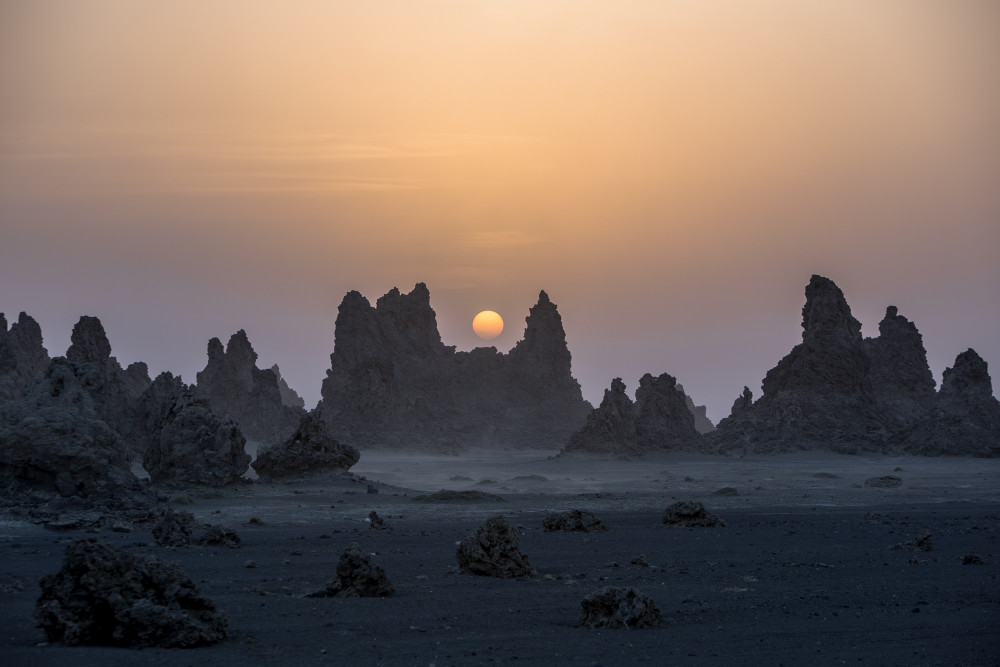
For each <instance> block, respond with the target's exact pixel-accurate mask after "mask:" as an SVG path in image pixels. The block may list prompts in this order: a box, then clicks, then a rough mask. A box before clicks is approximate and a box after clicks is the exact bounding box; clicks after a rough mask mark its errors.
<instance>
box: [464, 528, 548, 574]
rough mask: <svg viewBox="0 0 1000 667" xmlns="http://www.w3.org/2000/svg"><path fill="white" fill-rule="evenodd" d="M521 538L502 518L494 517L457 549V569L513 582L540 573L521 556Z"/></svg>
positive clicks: (525, 557)
mask: <svg viewBox="0 0 1000 667" xmlns="http://www.w3.org/2000/svg"><path fill="white" fill-rule="evenodd" d="M520 545H521V538H520V536H518V534H517V530H515V529H514V526H512V525H510V522H509V521H507V519H505V518H503V517H502V516H493V517H490V518H489V519H487V520H486V522H485V523H483V525H481V526H480V527H479V529H478V530H477V531H476V534H475V535H470V536H469V537H466V538H465V539H464V540H462V542H461V543H460V544H459V546H458V553H457V557H458V567H459V569H460V570H461V571H462V572H464V573H466V574H476V575H480V576H485V577H500V578H505V579H512V578H517V577H533V576H535V575H536V574H537V571H536V570H535V568H534V567H532V566H531V563H529V562H528V557H527V556H525V555H524V554H523V553H521V548H520Z"/></svg>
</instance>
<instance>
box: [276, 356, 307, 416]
mask: <svg viewBox="0 0 1000 667" xmlns="http://www.w3.org/2000/svg"><path fill="white" fill-rule="evenodd" d="M271 372H272V373H274V377H276V378H278V393H279V394H280V395H281V403H282V405H287V406H288V407H290V408H300V409H302V410H305V407H306V402H305V401H304V400H303V399H302V397H301V396H299V395H298V393H296V391H295V390H294V389H292V388H291V387H289V386H288V383H287V382H285V379H284V378H283V377H281V369H279V368H278V364H275V365H273V366H271Z"/></svg>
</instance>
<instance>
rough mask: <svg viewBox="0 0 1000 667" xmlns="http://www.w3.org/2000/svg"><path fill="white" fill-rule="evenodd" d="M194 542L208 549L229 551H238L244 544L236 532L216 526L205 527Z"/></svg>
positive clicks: (208, 525)
mask: <svg viewBox="0 0 1000 667" xmlns="http://www.w3.org/2000/svg"><path fill="white" fill-rule="evenodd" d="M193 542H194V544H200V545H202V546H206V547H226V548H229V549H238V548H239V547H240V546H241V545H242V544H243V540H241V539H240V536H239V533H237V532H236V531H235V530H233V529H232V528H225V527H224V526H216V525H214V524H206V525H205V526H203V527H202V530H201V532H200V533H199V534H197V535H196V536H195V538H194V540H193Z"/></svg>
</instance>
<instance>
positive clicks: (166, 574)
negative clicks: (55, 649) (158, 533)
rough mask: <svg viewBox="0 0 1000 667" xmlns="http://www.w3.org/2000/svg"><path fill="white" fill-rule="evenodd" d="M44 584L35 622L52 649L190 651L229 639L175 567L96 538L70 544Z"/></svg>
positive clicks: (218, 616)
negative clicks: (56, 644) (54, 645)
mask: <svg viewBox="0 0 1000 667" xmlns="http://www.w3.org/2000/svg"><path fill="white" fill-rule="evenodd" d="M39 585H40V586H41V589H42V595H41V597H39V598H38V602H37V603H36V605H35V613H34V619H35V624H36V625H37V626H39V627H41V628H42V629H43V630H44V631H45V634H46V636H47V637H48V640H49V641H50V642H60V643H63V644H66V645H69V646H78V645H81V644H95V645H105V646H131V647H162V648H190V647H194V646H203V645H206V644H215V643H218V642H221V641H222V640H223V639H225V638H226V633H227V630H228V623H227V621H226V617H225V616H224V615H223V614H222V612H220V611H218V610H216V608H215V604H213V603H212V601H211V600H208V599H207V598H205V597H204V596H202V595H201V593H200V592H199V590H198V588H197V587H196V586H195V585H194V583H193V582H192V581H191V579H190V578H188V576H187V575H186V574H184V572H183V571H182V570H181V569H180V568H179V567H178V566H177V565H174V564H172V563H166V562H164V561H162V560H160V559H158V558H156V557H153V556H145V557H142V556H135V555H132V554H130V553H127V552H124V551H120V550H118V549H116V548H115V547H113V546H111V545H110V544H107V543H105V542H100V541H98V540H96V539H89V540H77V541H75V542H73V543H72V544H70V545H69V546H68V547H67V549H66V557H65V560H64V562H63V566H62V569H60V570H59V572H57V573H56V574H52V575H47V576H45V577H42V579H41V581H40V582H39Z"/></svg>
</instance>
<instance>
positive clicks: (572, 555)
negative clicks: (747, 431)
mask: <svg viewBox="0 0 1000 667" xmlns="http://www.w3.org/2000/svg"><path fill="white" fill-rule="evenodd" d="M553 453H554V452H537V451H535V452H532V451H522V452H503V453H495V452H494V453H486V452H481V453H476V454H473V455H470V456H467V457H462V458H456V457H429V456H415V455H405V454H400V453H394V452H365V453H364V454H363V456H362V460H361V462H360V463H359V464H358V465H357V466H355V469H354V471H353V472H355V473H357V474H359V475H363V476H364V477H365V478H367V480H351V479H347V478H344V477H341V476H335V475H324V476H316V477H311V478H304V479H298V480H293V481H290V482H287V483H278V484H269V485H263V484H257V483H254V484H249V485H246V486H243V487H239V488H232V489H226V490H224V491H222V492H221V493H219V492H215V491H205V490H199V489H190V490H187V491H185V492H182V493H181V494H179V495H188V496H189V497H190V498H191V499H192V500H194V504H192V505H186V506H183V507H181V509H186V510H190V511H192V512H194V513H195V515H196V516H197V517H198V518H199V519H201V520H204V521H209V522H212V523H218V524H222V525H225V526H228V527H231V528H235V529H236V530H237V531H238V532H239V533H240V535H241V537H242V538H243V546H242V547H241V548H239V549H225V548H212V547H194V546H191V547H181V548H165V547H158V546H156V544H155V542H154V541H153V539H152V537H151V536H150V534H149V532H148V529H138V530H136V531H135V532H133V533H111V532H105V533H97V534H96V535H97V536H99V537H101V538H102V539H106V540H107V541H109V542H111V543H113V544H115V545H116V546H119V547H121V548H123V549H127V550H129V551H132V552H135V553H152V554H156V555H158V556H160V557H161V558H164V559H167V560H172V561H176V562H178V563H180V564H181V566H182V567H183V568H184V569H185V570H186V571H187V572H188V574H190V575H191V577H192V578H193V579H194V580H195V581H196V582H198V583H199V585H200V586H201V588H202V590H203V592H204V593H205V594H206V595H207V596H208V597H210V598H212V599H213V600H215V602H216V604H217V605H218V607H219V608H220V609H222V610H223V611H224V612H225V613H226V614H227V616H228V618H229V623H230V636H229V639H228V640H227V641H225V642H223V643H222V644H219V645H216V646H211V647H205V648H199V649H191V650H163V649H146V650H141V651H137V650H131V649H113V648H100V647H81V648H67V647H62V646H54V645H47V644H45V637H44V635H43V633H42V632H41V631H40V630H38V629H37V628H35V627H33V624H32V621H31V612H32V609H33V606H34V602H35V599H36V598H37V597H38V588H37V580H38V578H39V577H41V576H42V575H43V574H46V573H49V572H55V571H56V570H57V569H58V568H59V566H60V563H61V560H62V551H63V548H64V545H65V544H66V543H68V542H69V541H71V540H73V539H77V538H80V537H90V536H93V535H94V534H91V533H87V532H85V531H83V532H63V533H57V532H53V531H49V530H45V529H42V528H39V527H37V526H32V525H28V524H23V523H17V522H11V521H6V522H3V523H0V663H2V664H4V665H161V664H162V665H196V664H197V665H246V664H275V665H280V664H296V663H298V664H309V665H312V664H342V665H379V664H385V665H424V666H426V665H431V664H433V665H436V666H437V667H441V666H442V665H480V664H482V665H486V664H513V665H517V664H532V665H534V664H538V665H543V664H544V665H595V664H600V665H620V664H654V665H657V664H694V665H698V664H705V665H711V664H720V663H725V664H774V665H777V664H786V665H798V664H807V663H811V664H819V665H825V664H859V665H871V664H886V665H923V664H927V665H933V664H941V665H956V664H962V665H976V664H982V665H996V664H1000V581H998V579H997V576H998V574H1000V533H998V530H1000V521H998V518H1000V461H997V460H982V459H943V458H942V459H931V458H923V459H920V458H889V457H862V456H843V455H833V454H816V453H809V454H799V455H783V456H773V457H748V458H745V459H729V458H717V457H706V456H695V455H661V456H658V457H655V458H651V459H649V460H646V461H638V462H617V461H602V460H598V459H587V458H582V459H576V460H572V461H552V460H550V459H549V458H548V457H549V456H550V455H551V454H553ZM888 474H892V475H896V476H898V477H901V478H902V479H903V485H902V486H901V487H899V488H895V489H880V488H866V487H864V486H863V482H864V480H865V479H867V478H869V477H875V476H881V475H888ZM369 484H371V485H372V486H373V488H374V489H378V491H379V492H378V493H377V494H375V493H369V492H368V486H369ZM724 487H732V488H734V489H736V493H737V495H719V494H715V493H714V492H715V491H717V490H718V489H720V488H724ZM440 489H451V490H470V489H471V490H480V491H484V492H486V493H489V494H496V495H499V496H501V497H502V498H503V500H484V501H481V502H425V501H414V500H413V498H414V496H416V495H419V494H421V493H425V492H433V491H437V490H440ZM676 500H699V501H702V502H704V503H705V504H706V506H708V507H709V508H710V509H713V510H715V511H716V512H717V513H718V514H719V515H720V516H721V517H722V518H723V519H725V520H726V522H727V524H728V525H727V526H726V527H725V528H718V529H695V528H671V527H664V526H662V525H661V523H660V518H661V516H662V513H663V510H664V508H665V507H666V506H667V505H669V504H670V503H672V502H675V501H676ZM573 507H578V508H582V509H589V510H591V511H593V512H595V513H596V514H597V515H598V516H599V517H600V518H601V519H602V520H604V522H605V523H607V524H608V525H610V526H611V530H610V531H608V532H604V533H591V534H584V533H546V532H544V531H543V530H542V527H541V523H542V519H543V518H544V517H545V515H546V514H548V513H549V512H552V511H558V510H563V509H568V508H573ZM371 510H376V511H377V512H378V513H379V514H380V515H382V516H386V517H389V521H390V522H391V523H392V524H393V526H394V530H392V531H375V530H370V529H369V528H368V524H367V523H366V522H365V520H364V519H365V518H366V517H367V516H368V512H369V511H371ZM493 514H503V515H505V516H507V517H508V518H509V519H510V520H511V522H512V523H514V524H515V525H517V526H519V528H520V531H521V533H522V538H521V540H522V542H521V546H522V550H523V551H524V552H525V553H526V554H527V555H528V557H529V558H530V560H531V562H532V563H533V564H534V565H535V566H536V567H537V568H538V570H539V576H538V577H537V578H534V579H524V580H495V579H489V578H481V577H473V576H468V575H461V574H457V573H456V572H455V566H456V560H455V548H456V542H458V541H459V540H461V539H462V538H464V537H465V536H467V535H469V534H471V533H473V532H474V531H475V529H476V527H477V526H478V525H479V524H480V523H481V522H482V521H483V520H484V519H485V518H487V517H488V516H491V515H493ZM251 517H257V518H259V519H261V520H262V521H263V525H250V524H248V521H249V519H250V518H251ZM927 533H930V534H931V535H933V543H934V549H933V551H930V552H915V551H911V550H906V549H901V550H892V549H890V547H891V546H893V545H895V544H898V543H902V542H907V541H910V540H912V539H914V538H915V537H918V536H920V535H924V534H927ZM352 541H357V542H359V543H361V544H362V546H363V547H364V548H365V549H366V550H368V551H370V552H371V553H374V554H376V555H375V556H374V557H373V560H374V561H375V562H376V563H378V564H380V565H382V566H383V567H384V568H385V569H386V571H387V573H388V575H389V577H390V579H391V580H392V582H393V584H394V585H395V586H396V589H397V590H396V594H395V595H394V596H393V597H390V598H385V599H340V598H319V599H317V598H306V597H304V595H305V594H306V593H309V592H311V591H314V590H317V589H319V588H321V587H322V586H323V584H324V583H325V582H327V581H328V580H330V579H331V578H332V576H333V572H334V570H335V567H336V563H337V560H338V558H339V556H340V553H341V551H342V550H343V549H344V548H345V547H346V546H347V545H348V544H350V543H351V542H352ZM640 554H641V555H643V556H644V557H645V560H646V562H647V563H648V566H644V565H640V564H633V563H632V559H633V558H637V557H638V556H639V555H640ZM967 554H976V555H978V556H980V557H981V558H982V559H983V561H985V565H963V564H962V563H963V557H964V556H965V555H967ZM248 560H253V561H255V562H256V563H257V565H258V567H256V568H246V567H244V564H245V562H246V561H248ZM609 585H614V586H634V587H636V588H638V589H639V590H640V591H642V592H644V593H646V594H648V595H650V596H651V597H653V599H655V600H656V602H657V604H658V605H659V607H660V609H661V610H662V612H663V615H664V617H665V619H666V623H665V624H664V626H663V627H661V628H658V629H651V630H635V631H630V630H590V629H585V628H581V627H578V626H577V620H578V617H579V611H580V600H581V599H582V598H583V597H584V596H585V595H587V594H589V593H592V592H595V591H597V590H600V589H601V588H603V587H604V586H609Z"/></svg>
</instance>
